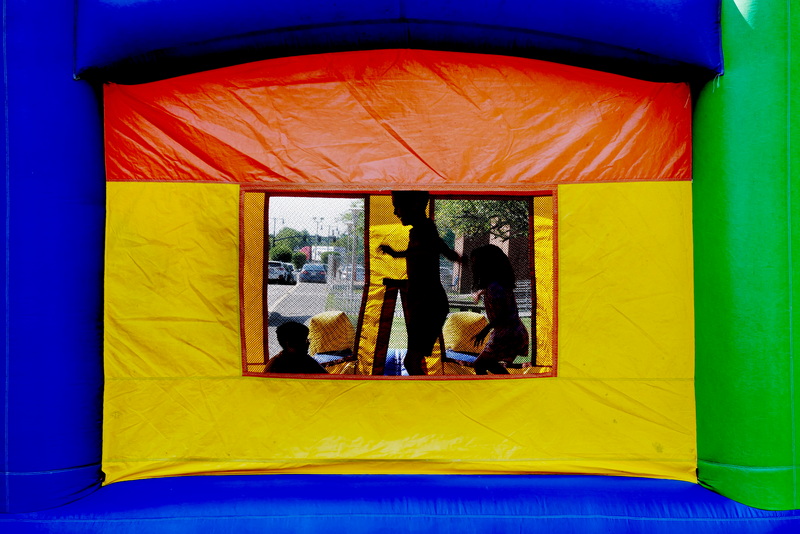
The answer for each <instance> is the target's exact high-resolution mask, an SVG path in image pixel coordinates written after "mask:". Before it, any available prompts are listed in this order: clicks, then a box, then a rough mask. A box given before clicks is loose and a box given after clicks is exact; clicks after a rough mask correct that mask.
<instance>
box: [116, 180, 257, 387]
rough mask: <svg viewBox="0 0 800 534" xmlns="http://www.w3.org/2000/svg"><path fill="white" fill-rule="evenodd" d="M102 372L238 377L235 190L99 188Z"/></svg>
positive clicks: (162, 186) (214, 187)
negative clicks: (102, 208)
mask: <svg viewBox="0 0 800 534" xmlns="http://www.w3.org/2000/svg"><path fill="white" fill-rule="evenodd" d="M106 202H107V207H108V216H107V222H106V226H107V232H106V260H105V261H106V265H105V323H106V324H105V360H106V363H105V372H106V377H107V378H117V377H134V378H150V377H166V376H169V377H205V376H220V375H224V376H232V375H233V376H235V375H240V374H241V350H240V345H241V341H240V338H239V241H238V239H239V187H238V186H236V185H225V184H214V185H211V184H172V183H141V182H121V183H108V184H107V201H106Z"/></svg>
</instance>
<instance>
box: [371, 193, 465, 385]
mask: <svg viewBox="0 0 800 534" xmlns="http://www.w3.org/2000/svg"><path fill="white" fill-rule="evenodd" d="M428 199H429V194H428V192H427V191H394V192H392V204H393V205H394V214H395V215H396V216H397V217H398V218H399V219H400V222H401V223H402V224H403V226H411V231H410V232H409V235H408V248H407V249H406V250H394V249H393V248H392V247H391V246H389V245H381V246H380V247H379V248H380V250H381V251H382V252H384V253H385V254H389V255H390V256H391V257H393V258H405V260H406V271H407V274H408V290H407V303H406V310H407V314H408V316H407V317H406V324H407V329H408V350H407V351H406V356H405V358H404V360H403V363H404V364H405V366H406V370H407V371H408V374H409V375H423V374H425V370H424V368H423V365H422V362H423V360H424V358H425V357H426V356H430V354H431V352H432V351H433V345H434V343H436V339H437V338H438V337H439V334H440V333H441V331H442V326H443V325H444V321H445V319H446V318H447V314H448V312H449V311H450V306H449V304H448V302H447V293H445V290H444V288H443V287H442V282H441V279H440V277H439V255H444V256H445V257H446V258H447V259H449V260H451V261H459V262H460V261H461V256H459V255H458V253H457V252H455V251H454V250H452V249H451V248H450V247H448V246H447V244H446V243H445V242H444V241H443V240H442V238H441V237H439V232H438V231H437V229H436V224H435V223H434V222H433V221H432V220H431V219H429V218H428V215H427V214H426V213H425V208H427V206H428Z"/></svg>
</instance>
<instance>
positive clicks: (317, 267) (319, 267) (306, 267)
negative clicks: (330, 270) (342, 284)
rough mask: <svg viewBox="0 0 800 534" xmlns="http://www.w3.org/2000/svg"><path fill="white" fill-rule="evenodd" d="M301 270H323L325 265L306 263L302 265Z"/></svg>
mask: <svg viewBox="0 0 800 534" xmlns="http://www.w3.org/2000/svg"><path fill="white" fill-rule="evenodd" d="M303 270H305V271H324V270H325V266H323V265H320V264H315V265H312V264H306V265H303Z"/></svg>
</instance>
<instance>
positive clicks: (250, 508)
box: [0, 475, 800, 534]
mask: <svg viewBox="0 0 800 534" xmlns="http://www.w3.org/2000/svg"><path fill="white" fill-rule="evenodd" d="M0 532H3V533H11V532H13V533H17V532H57V533H72V532H80V533H86V532H92V533H95V532H103V533H105V532H112V533H143V532H146V533H148V534H152V533H162V532H163V533H175V532H192V533H196V532H215V533H216V532H219V533H223V532H224V533H227V532H232V533H247V532H259V533H261V532H270V533H275V532H308V533H323V534H333V533H339V532H341V533H345V532H346V533H377V532H413V533H418V532H426V533H427V532H430V533H434V532H435V533H437V534H439V533H453V534H456V533H457V534H463V533H471V532H481V533H483V532H497V533H520V532H542V533H562V532H563V533H576V534H577V533H581V534H584V533H593V532H604V533H605V532H626V533H628V532H642V533H647V534H660V533H664V534H676V533H679V532H691V533H692V534H705V533H719V534H723V533H725V534H730V533H739V532H747V533H751V532H752V533H762V532H763V533H766V532H770V533H775V532H778V533H795V532H800V512H797V511H795V512H768V511H763V510H757V509H754V508H749V507H747V506H744V505H741V504H738V503H736V502H734V501H731V500H729V499H727V498H725V497H722V496H720V495H717V494H715V493H713V492H711V491H709V490H706V489H704V488H702V487H700V486H698V485H695V484H690V483H686V482H676V481H669V480H653V479H641V478H626V477H601V476H563V475H561V476H555V475H553V476H545V475H538V476H533V475H531V476H521V475H452V476H444V475H251V476H198V477H178V478H159V479H150V480H138V481H132V482H120V483H116V484H111V485H109V486H106V487H104V488H101V489H100V490H99V491H97V492H96V493H94V494H92V495H90V496H89V497H86V498H83V499H81V500H79V501H77V502H74V503H72V504H69V505H67V506H63V507H60V508H56V509H52V510H47V511H42V512H35V513H28V514H8V515H0Z"/></svg>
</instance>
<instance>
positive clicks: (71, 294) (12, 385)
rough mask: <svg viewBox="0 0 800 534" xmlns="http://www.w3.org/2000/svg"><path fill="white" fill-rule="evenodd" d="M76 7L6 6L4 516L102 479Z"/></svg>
mask: <svg viewBox="0 0 800 534" xmlns="http://www.w3.org/2000/svg"><path fill="white" fill-rule="evenodd" d="M75 5H76V3H75V2H73V1H72V0H56V1H53V2H48V4H47V8H46V9H40V6H39V5H37V4H32V3H30V2H23V1H22V0H9V1H7V2H4V10H5V13H4V31H5V43H4V47H3V54H4V55H3V61H4V67H5V73H6V76H5V84H4V97H5V110H4V119H5V121H4V127H5V129H4V134H5V141H6V142H5V143H4V150H5V159H4V161H5V181H4V189H5V202H4V203H3V209H4V211H5V213H4V215H5V217H4V218H3V224H4V240H5V247H4V255H5V257H4V260H5V261H4V262H3V266H4V267H3V268H4V274H5V277H4V284H5V287H4V289H5V296H6V298H5V303H4V304H5V305H4V319H5V320H4V323H3V328H4V334H5V340H4V351H5V365H4V366H3V371H2V373H3V377H2V383H3V390H4V391H3V403H4V409H3V412H2V413H3V414H4V415H3V418H4V421H3V422H4V424H3V425H2V429H3V430H2V432H3V434H4V436H3V454H2V462H3V463H2V476H3V480H2V483H0V488H1V489H0V496H1V497H2V510H3V511H4V512H25V511H31V510H41V509H45V508H49V507H54V506H59V505H62V504H65V503H67V502H70V501H73V500H75V499H78V498H80V497H82V496H83V495H85V494H86V493H88V492H90V491H92V490H93V489H94V488H96V487H97V486H98V485H99V483H100V480H101V476H102V474H101V471H100V444H101V437H100V425H101V405H102V387H103V383H102V380H103V378H102V336H101V320H102V313H101V312H102V276H103V273H102V255H103V217H104V206H103V204H104V179H103V159H102V158H103V155H102V130H101V120H100V112H99V106H98V104H97V101H96V99H95V97H94V94H93V91H92V88H91V87H90V86H89V84H88V83H86V82H82V81H75V80H74V79H73V76H72V61H73V39H74V36H73V30H74V13H73V10H74V9H75Z"/></svg>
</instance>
